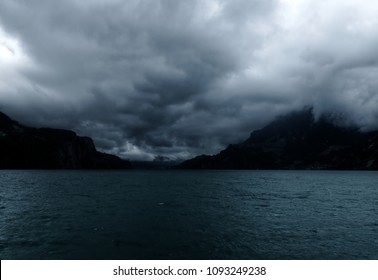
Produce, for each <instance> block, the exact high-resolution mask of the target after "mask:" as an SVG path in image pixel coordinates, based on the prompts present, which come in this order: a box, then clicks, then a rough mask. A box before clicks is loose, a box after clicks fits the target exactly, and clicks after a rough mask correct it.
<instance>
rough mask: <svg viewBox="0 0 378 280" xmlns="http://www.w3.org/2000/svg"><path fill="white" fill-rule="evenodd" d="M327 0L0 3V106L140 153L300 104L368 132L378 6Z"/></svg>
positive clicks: (183, 147) (204, 148) (204, 140)
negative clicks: (331, 113) (332, 115)
mask: <svg viewBox="0 0 378 280" xmlns="http://www.w3.org/2000/svg"><path fill="white" fill-rule="evenodd" d="M329 2H332V3H327V2H324V1H312V0H308V1H304V0H296V1H292V0H290V1H289V0H281V1H279V0H237V1H236V0H233V1H231V0H230V1H227V0H206V1H205V0H197V1H176V0H157V1H140V0H138V1H137V0H130V1H121V0H110V1H105V0H91V1H74V0H68V1H48V0H34V1H27V0H2V1H1V2H0V73H1V76H0V109H1V110H3V111H4V112H6V113H9V114H11V115H12V116H13V117H14V118H18V119H19V120H20V121H23V122H26V123H27V124H30V125H36V126H54V127H62V128H68V129H73V130H76V131H78V132H79V133H80V134H85V135H89V136H91V137H92V138H94V140H95V142H96V145H97V146H98V147H99V148H100V149H102V150H104V151H108V152H113V153H116V154H118V155H121V156H123V157H129V158H146V159H153V158H154V157H155V156H157V155H163V156H169V157H171V158H186V157H190V156H193V155H196V154H201V153H214V152H217V151H219V149H221V148H222V147H224V146H225V145H227V144H229V143H233V142H238V141H240V140H242V139H244V138H245V137H247V136H248V135H249V133H250V132H251V131H252V130H254V129H256V128H259V127H261V126H262V125H265V124H266V123H267V122H269V121H271V120H272V119H273V118H274V117H275V116H277V115H279V114H282V113H285V112H288V111H290V110H293V109H298V108H301V107H303V106H306V105H311V106H313V107H314V109H315V112H316V113H317V114H321V113H324V112H327V113H328V112H333V113H334V114H337V115H338V116H343V118H344V121H345V122H348V123H354V124H357V125H359V126H360V127H361V128H363V129H367V130H368V129H373V128H377V123H378V122H377V119H378V94H377V89H378V79H377V74H378V65H377V63H378V58H377V57H378V56H377V55H378V51H377V48H376V46H377V43H378V36H377V34H376V33H377V31H376V30H378V28H377V27H378V20H377V19H376V14H377V12H378V5H377V4H375V3H370V2H369V3H368V4H364V5H361V3H359V1H357V0H347V1H341V0H340V1H339V0H335V1H329Z"/></svg>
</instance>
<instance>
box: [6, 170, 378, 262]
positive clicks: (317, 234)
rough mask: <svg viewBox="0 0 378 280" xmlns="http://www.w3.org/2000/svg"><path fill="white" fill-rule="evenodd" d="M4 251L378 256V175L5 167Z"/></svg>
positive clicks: (88, 255)
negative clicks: (38, 169)
mask: <svg viewBox="0 0 378 280" xmlns="http://www.w3.org/2000/svg"><path fill="white" fill-rule="evenodd" d="M0 257H1V259H378V173H377V172H320V171H319V172H318V171H100V172H99V171H0Z"/></svg>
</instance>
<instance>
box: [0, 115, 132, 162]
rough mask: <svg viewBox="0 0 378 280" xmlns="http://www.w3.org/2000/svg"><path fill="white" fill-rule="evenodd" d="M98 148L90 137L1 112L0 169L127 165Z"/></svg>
mask: <svg viewBox="0 0 378 280" xmlns="http://www.w3.org/2000/svg"><path fill="white" fill-rule="evenodd" d="M128 168H131V164H130V162H129V161H127V160H123V159H120V158H119V157H117V156H114V155H109V154H105V153H101V152H98V151H97V150H96V148H95V145H94V143H93V141H92V139H91V138H89V137H80V136H77V135H76V133H75V132H73V131H70V130H63V129H52V128H30V127H26V126H24V125H21V124H19V123H18V122H16V121H14V120H12V119H11V118H10V117H8V116H7V115H5V114H4V113H2V112H0V169H128Z"/></svg>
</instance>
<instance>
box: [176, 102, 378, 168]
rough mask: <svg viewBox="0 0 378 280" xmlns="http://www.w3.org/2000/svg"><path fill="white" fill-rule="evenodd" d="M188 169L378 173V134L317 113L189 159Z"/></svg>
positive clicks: (293, 115)
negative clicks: (334, 120)
mask: <svg viewBox="0 0 378 280" xmlns="http://www.w3.org/2000/svg"><path fill="white" fill-rule="evenodd" d="M177 168H182V169H333V170H378V131H373V132H369V133H364V132H361V131H359V130H358V129H356V128H345V127H340V126H338V125H335V124H334V123H333V122H332V121H331V120H329V119H327V118H326V117H321V118H320V119H319V120H315V119H314V116H313V113H312V109H308V108H306V109H305V110H302V111H299V112H294V113H291V114H289V115H286V116H282V117H279V118H278V119H276V120H275V121H273V122H272V123H271V124H269V125H268V126H266V127H264V128H262V129H260V130H257V131H254V132H252V133H251V135H250V137H249V138H248V139H247V140H246V141H244V142H243V143H240V144H237V145H229V146H228V147H227V148H226V149H225V150H223V151H221V152H220V153H219V154H217V155H213V156H207V155H202V156H198V157H196V158H193V159H190V160H187V161H185V162H183V163H181V164H180V165H178V166H177Z"/></svg>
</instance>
